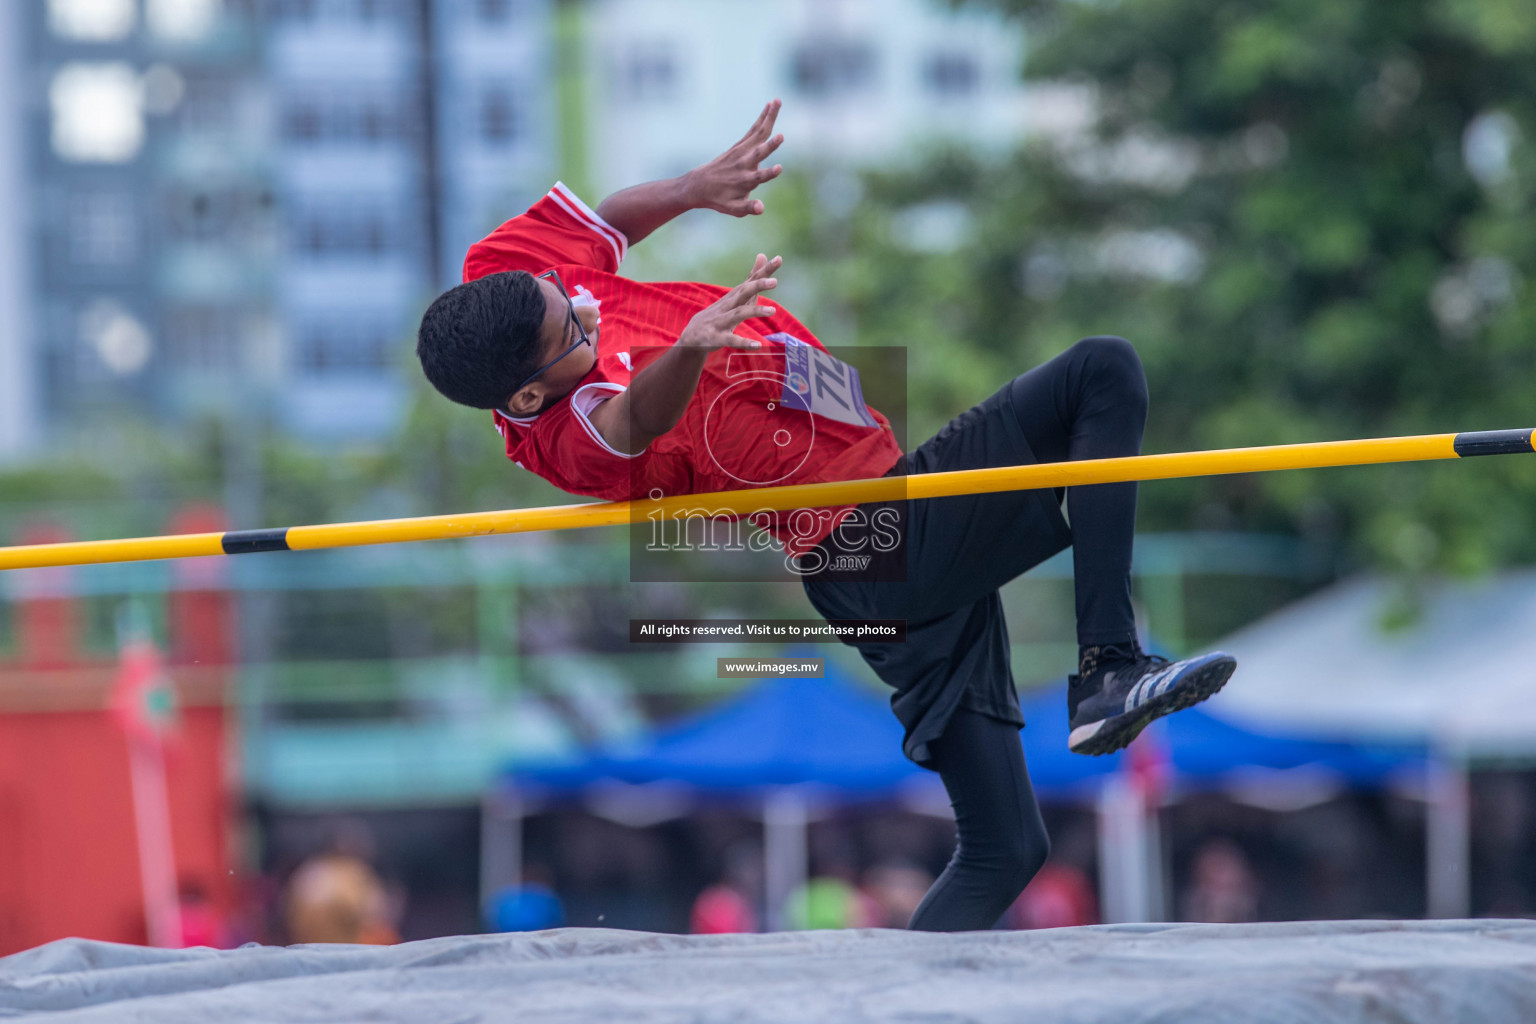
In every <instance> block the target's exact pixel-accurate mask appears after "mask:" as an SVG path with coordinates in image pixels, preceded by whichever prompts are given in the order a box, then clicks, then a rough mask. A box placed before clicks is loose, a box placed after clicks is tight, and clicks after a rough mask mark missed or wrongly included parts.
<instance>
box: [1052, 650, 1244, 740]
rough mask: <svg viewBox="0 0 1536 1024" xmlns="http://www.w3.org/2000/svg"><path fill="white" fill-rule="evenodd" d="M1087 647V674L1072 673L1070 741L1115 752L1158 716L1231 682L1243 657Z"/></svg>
mask: <svg viewBox="0 0 1536 1024" xmlns="http://www.w3.org/2000/svg"><path fill="white" fill-rule="evenodd" d="M1103 650H1104V648H1093V647H1090V648H1088V650H1087V651H1085V652H1084V658H1083V664H1082V665H1081V666H1079V668H1080V669H1081V670H1082V675H1080V676H1079V675H1074V676H1068V677H1067V715H1068V723H1069V724H1070V725H1071V727H1072V732H1071V734H1070V735H1068V737H1067V747H1068V749H1070V750H1071V751H1072V752H1073V753H1076V754H1112V753H1114V752H1115V751H1117V750H1119V749H1120V748H1121V747H1124V746H1126V745H1128V744H1129V743H1130V742H1131V741H1132V740H1134V739H1135V738H1136V737H1137V735H1138V734H1140V732H1141V730H1143V729H1145V728H1146V727H1147V725H1148V724H1149V723H1150V722H1151V721H1152V720H1153V719H1156V718H1161V717H1163V716H1164V715H1166V714H1170V713H1172V712H1174V711H1182V710H1183V709H1184V708H1187V707H1192V706H1193V705H1195V704H1198V703H1200V702H1201V701H1203V700H1205V699H1206V698H1207V697H1209V696H1211V695H1212V694H1213V693H1215V692H1216V691H1217V690H1220V689H1221V688H1222V687H1223V686H1225V685H1226V682H1227V680H1228V679H1230V678H1231V677H1232V672H1233V670H1234V669H1236V668H1237V659H1236V658H1234V657H1232V655H1230V654H1227V653H1225V652H1223V651H1213V652H1212V653H1210V654H1202V655H1201V656H1200V657H1198V658H1186V659H1184V660H1183V661H1169V660H1168V659H1167V658H1163V657H1159V656H1158V655H1155V654H1143V653H1142V651H1141V649H1140V648H1139V647H1137V646H1134V645H1133V646H1131V647H1130V649H1129V655H1128V656H1119V657H1115V656H1113V655H1118V654H1120V653H1121V652H1120V651H1118V650H1117V651H1115V652H1113V654H1112V655H1111V657H1108V658H1102V659H1101V658H1100V656H1099V655H1100V652H1102V651H1103Z"/></svg>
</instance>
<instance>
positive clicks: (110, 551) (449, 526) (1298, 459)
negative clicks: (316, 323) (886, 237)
mask: <svg viewBox="0 0 1536 1024" xmlns="http://www.w3.org/2000/svg"><path fill="white" fill-rule="evenodd" d="M1532 433H1533V431H1531V430H1492V431H1480V432H1473V433H1461V434H1424V435H1420V436H1417V437H1383V438H1370V439H1365V440H1359V441H1321V442H1316V443H1312V444H1289V445H1273V446H1269V447H1264V448H1229V449H1224V450H1219V451H1208V452H1175V453H1171V454H1167V455H1136V456H1131V457H1127V458H1121V459H1087V460H1084V461H1082V462H1048V463H1040V464H1033V465H1027V466H1002V467H998V468H994V469H968V470H959V471H956V472H950V473H925V474H923V475H921V476H909V477H879V478H876V479H872V480H841V481H830V482H827V483H816V484H795V485H792V486H788V487H763V488H757V489H748V490H741V491H716V492H713V493H709V494H683V495H676V496H673V497H661V498H658V499H655V500H644V501H619V502H600V503H596V504H586V505H556V506H552V507H549V508H531V509H510V510H507V511H503V512H473V513H465V514H461V515H445V516H421V517H417V518H411V519H380V520H373V521H369V522H358V523H333V524H330V525H323V526H294V527H288V528H279V529H271V530H239V531H232V532H228V533H197V534H186V535H183V536H178V537H140V538H135V539H130V540H99V541H80V542H74V543H68V544H35V545H26V546H21V547H11V548H0V569H25V568H36V567H40V566H52V565H85V564H91V563H98V562H130V561H139V560H143V559H150V558H190V557H197V556H204V555H238V554H250V553H253V552H259V551H307V550H314V549H317V548H338V547H354V546H358V545H364V544H398V543H403V542H406V541H417V540H443V539H447V538H451V537H479V536H486V535H490V534H505V533H535V532H539V531H543V530H575V529H584V528H588V527H594V526H622V525H625V524H627V523H635V522H644V521H646V520H647V519H661V518H691V517H696V516H740V515H750V514H752V513H754V512H760V511H768V510H774V509H777V510H785V509H800V508H825V507H829V506H837V505H851V504H858V503H861V502H868V501H900V500H903V499H923V498H941V497H946V496H950V495H957V494H989V493H993V492H997V491H1013V490H1033V489H1041V488H1047V487H1075V486H1081V485H1085V484H1103V483H1123V482H1126V481H1130V480H1170V479H1174V478H1178V477H1192V476H1216V475H1221V474H1226V473H1261V472H1274V471H1277V470H1283V469H1318V468H1322V467H1327V466H1365V465H1379V464H1382V463H1389V462H1426V461H1431V460H1435V459H1458V458H1470V457H1472V456H1478V455H1512V454H1516V453H1526V454H1530V453H1531V452H1533V451H1536V449H1533V448H1532V443H1531V437H1532Z"/></svg>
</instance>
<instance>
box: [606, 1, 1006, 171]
mask: <svg viewBox="0 0 1536 1024" xmlns="http://www.w3.org/2000/svg"><path fill="white" fill-rule="evenodd" d="M586 17H587V26H586V36H587V38H588V40H589V41H590V42H589V47H590V57H589V60H588V62H587V69H588V72H589V88H588V102H589V104H590V110H589V119H588V120H589V123H590V125H591V131H592V138H591V144H590V148H589V152H590V154H591V160H592V164H593V166H592V167H591V168H590V176H591V178H592V180H593V182H594V183H595V184H596V185H597V186H599V189H600V190H601V191H603V192H605V193H606V192H608V191H612V190H614V189H617V188H622V187H624V186H626V185H631V184H635V183H636V182H639V181H643V180H649V179H654V178H658V177H667V176H670V175H673V174H677V173H679V172H681V171H683V170H686V169H687V168H689V167H691V166H694V165H695V164H697V163H699V162H700V161H702V160H706V159H708V158H709V157H711V156H713V155H715V154H716V153H717V152H719V151H720V150H721V149H723V148H724V147H725V146H726V145H728V144H729V143H731V142H734V141H735V140H736V139H737V138H738V137H739V136H740V135H741V133H742V132H744V131H745V130H746V128H747V127H748V125H750V123H751V121H752V119H753V117H755V116H756V114H757V112H758V110H760V109H761V107H762V104H763V103H764V102H765V101H767V100H768V99H771V98H772V97H774V96H778V97H780V98H782V99H783V100H784V110H783V112H782V114H781V115H780V119H779V128H780V130H782V131H783V132H784V134H785V138H786V142H785V146H784V149H783V150H782V151H781V152H782V156H783V160H784V162H785V163H786V164H794V165H798V166H805V165H807V164H810V163H817V164H821V165H826V164H828V163H832V164H846V165H850V166H858V165H869V164H873V163H880V162H885V161H891V160H897V161H899V160H902V159H905V158H906V157H908V156H910V155H911V154H912V153H913V152H914V151H915V150H916V149H917V148H919V147H921V146H923V145H924V144H926V143H928V142H931V141H933V140H936V139H941V138H950V139H958V140H962V141H964V142H966V143H969V144H972V145H979V146H984V147H993V146H1003V145H1008V144H1010V143H1012V142H1014V141H1015V140H1017V139H1018V138H1019V136H1020V134H1021V132H1022V131H1023V128H1024V110H1025V102H1024V92H1025V90H1024V88H1023V86H1022V85H1021V84H1020V82H1019V69H1020V65H1021V60H1022V53H1023V36H1022V33H1021V32H1020V30H1019V29H1018V28H1017V27H1016V26H1015V25H1012V24H1010V23H1008V22H1006V21H1005V20H1003V19H1002V18H1000V17H998V16H997V15H995V14H992V13H990V12H983V11H961V12H955V11H952V10H949V9H948V8H947V7H945V6H943V5H941V4H940V3H939V2H938V0H776V2H774V3H771V4H765V3H761V2H760V0H593V3H592V4H591V5H590V7H589V8H588V9H587V13H586ZM828 39H842V40H850V41H856V42H859V43H862V44H865V45H867V46H868V47H869V48H870V50H871V51H872V53H873V54H874V62H873V71H872V74H871V77H870V80H869V82H868V83H867V85H865V86H864V87H863V88H862V89H859V90H853V91H848V92H842V93H833V94H830V95H826V96H820V97H817V96H810V95H805V94H804V93H803V92H801V91H800V90H798V89H797V88H796V85H795V83H794V78H793V74H792V67H793V60H794V53H795V51H796V49H797V48H798V47H800V46H802V45H804V44H805V43H807V42H808V41H813V40H828ZM646 52H651V53H654V54H659V55H662V56H663V57H665V58H666V59H669V60H670V61H671V63H672V66H673V68H674V84H673V86H672V87H671V88H670V89H662V90H660V91H659V92H657V93H656V94H654V95H650V96H647V95H636V94H635V93H634V91H633V88H632V83H631V81H630V80H628V78H627V76H626V68H627V67H628V66H630V64H632V62H633V61H634V60H635V58H636V56H637V55H638V54H644V53H646ZM937 53H951V54H961V55H964V56H965V58H966V59H970V60H974V62H975V65H976V67H977V70H978V75H979V77H978V80H977V85H976V88H975V89H974V90H973V91H971V92H969V93H968V94H965V95H950V96H944V95H941V94H938V93H936V92H935V91H934V90H933V89H932V88H930V87H929V86H928V84H927V82H926V80H925V77H924V66H925V63H926V62H927V61H928V60H929V59H930V58H931V57H932V56H933V55H935V54H937ZM589 198H591V200H592V201H595V200H596V199H598V198H601V196H596V197H589Z"/></svg>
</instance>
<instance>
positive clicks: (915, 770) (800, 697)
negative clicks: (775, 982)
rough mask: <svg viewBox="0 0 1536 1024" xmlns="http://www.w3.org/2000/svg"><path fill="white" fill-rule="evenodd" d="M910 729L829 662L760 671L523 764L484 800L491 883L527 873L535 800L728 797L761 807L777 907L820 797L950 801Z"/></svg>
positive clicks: (802, 868) (618, 805)
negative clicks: (643, 732) (910, 750)
mask: <svg viewBox="0 0 1536 1024" xmlns="http://www.w3.org/2000/svg"><path fill="white" fill-rule="evenodd" d="M801 653H804V652H801ZM901 739H902V734H901V726H900V724H899V723H898V722H897V721H896V718H895V716H893V715H892V714H891V710H890V707H889V705H888V704H887V702H886V701H885V700H884V699H882V698H881V697H880V696H879V695H878V694H877V693H875V692H872V691H870V690H868V689H866V688H861V687H860V686H858V685H857V684H856V683H855V682H853V681H852V680H851V679H850V678H849V677H848V676H847V675H846V674H845V673H843V672H842V671H841V670H839V669H838V668H837V667H836V666H835V665H834V664H833V663H832V662H830V661H828V662H827V663H826V677H825V678H823V679H768V680H763V681H761V682H759V683H757V684H756V685H754V686H750V687H748V688H746V689H744V690H742V691H740V692H739V693H736V694H734V695H732V696H731V697H728V698H726V699H725V700H723V701H721V702H720V703H718V704H716V705H714V706H712V707H710V708H707V709H705V710H704V711H702V712H699V713H698V714H695V715H692V716H689V717H687V718H685V719H683V720H682V721H680V722H678V723H675V724H673V725H670V726H667V727H664V728H662V729H661V730H659V731H658V732H656V733H654V734H652V735H650V736H647V737H644V738H642V739H641V740H639V741H636V742H632V743H629V744H625V745H621V746H615V747H609V748H599V749H596V750H592V751H588V752H587V753H586V754H585V755H584V756H583V757H581V758H580V759H578V760H575V761H570V762H564V763H549V764H542V765H528V766H515V767H513V768H510V769H508V770H507V771H506V772H505V773H503V775H502V777H501V779H500V780H499V783H498V787H497V790H498V791H497V792H496V793H495V794H493V796H492V799H490V800H488V801H487V805H486V819H485V828H484V830H483V835H484V837H485V838H484V840H483V842H484V845H483V848H482V863H483V864H484V865H485V868H484V873H483V875H482V879H481V888H482V893H483V894H485V895H488V894H489V893H490V892H492V891H494V890H495V889H496V888H497V887H498V886H499V884H501V883H502V882H503V881H506V880H513V881H515V880H516V878H517V877H518V875H519V874H520V871H519V870H518V867H519V865H518V862H519V859H520V854H519V851H518V847H520V845H521V838H520V835H519V834H518V833H519V832H520V825H519V821H520V818H521V815H522V813H523V811H524V805H525V803H526V801H528V800H530V799H533V800H540V799H544V798H548V797H551V796H571V795H575V794H578V793H579V794H582V795H583V796H584V797H586V798H587V799H588V801H589V803H591V804H593V805H595V809H597V810H599V811H600V812H602V811H604V810H605V809H608V810H611V811H613V812H614V813H611V814H610V816H613V817H620V818H621V820H628V821H629V822H630V823H634V824H640V823H643V822H646V821H659V820H663V819H665V818H667V817H671V816H673V815H675V814H678V813H681V812H682V811H683V809H684V808H686V807H687V806H688V805H689V804H691V803H693V802H696V801H698V800H700V799H729V800H732V801H734V802H738V803H741V802H745V803H748V804H749V805H751V806H754V807H758V808H760V809H761V813H762V817H763V826H764V855H765V858H766V862H767V863H766V872H765V881H766V883H767V890H768V892H767V895H768V901H767V902H768V906H769V908H770V913H771V914H775V913H777V912H778V910H779V908H782V907H783V906H784V905H785V903H786V901H787V897H788V895H789V894H790V893H791V892H793V891H794V890H795V889H797V888H798V887H799V886H800V885H802V884H803V883H804V881H805V877H806V869H807V863H806V827H807V825H808V823H809V821H810V818H811V815H812V813H813V811H814V810H815V809H816V808H817V807H819V806H825V805H828V804H834V803H837V804H842V803H849V802H858V801H868V800H878V799H909V800H920V801H925V802H927V803H930V804H932V803H939V804H940V805H942V804H943V799H944V798H943V789H942V786H941V785H940V784H939V781H938V777H937V776H936V775H934V774H933V773H932V772H928V771H925V770H923V769H921V768H919V767H917V766H916V765H915V764H913V763H912V762H911V761H908V760H907V759H906V757H905V756H904V755H903V754H902V752H901ZM769 923H770V926H778V925H781V924H782V921H779V920H770V922H769Z"/></svg>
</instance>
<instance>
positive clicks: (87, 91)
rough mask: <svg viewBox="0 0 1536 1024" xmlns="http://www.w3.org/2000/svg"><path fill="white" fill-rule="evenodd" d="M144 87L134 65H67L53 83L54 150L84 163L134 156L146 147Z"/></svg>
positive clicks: (64, 157)
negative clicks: (141, 98)
mask: <svg viewBox="0 0 1536 1024" xmlns="http://www.w3.org/2000/svg"><path fill="white" fill-rule="evenodd" d="M139 91H140V90H139V76H138V75H137V74H135V73H134V70H133V67H132V66H131V65H129V64H126V63H123V62H119V61H114V62H112V63H107V64H84V63H79V62H74V63H69V64H65V65H64V66H63V67H61V68H60V69H59V70H58V71H57V72H56V73H55V74H54V76H53V81H52V82H51V83H50V84H49V86H48V106H49V112H50V113H51V114H52V121H53V131H52V141H53V151H54V152H55V153H56V154H58V156H59V158H60V159H61V160H69V161H76V162H82V163H111V164H117V163H126V162H127V161H129V160H132V159H133V158H134V157H135V156H137V155H138V153H139V149H140V148H141V147H142V146H143V145H144V113H143V111H142V110H141V109H140V103H139Z"/></svg>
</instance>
